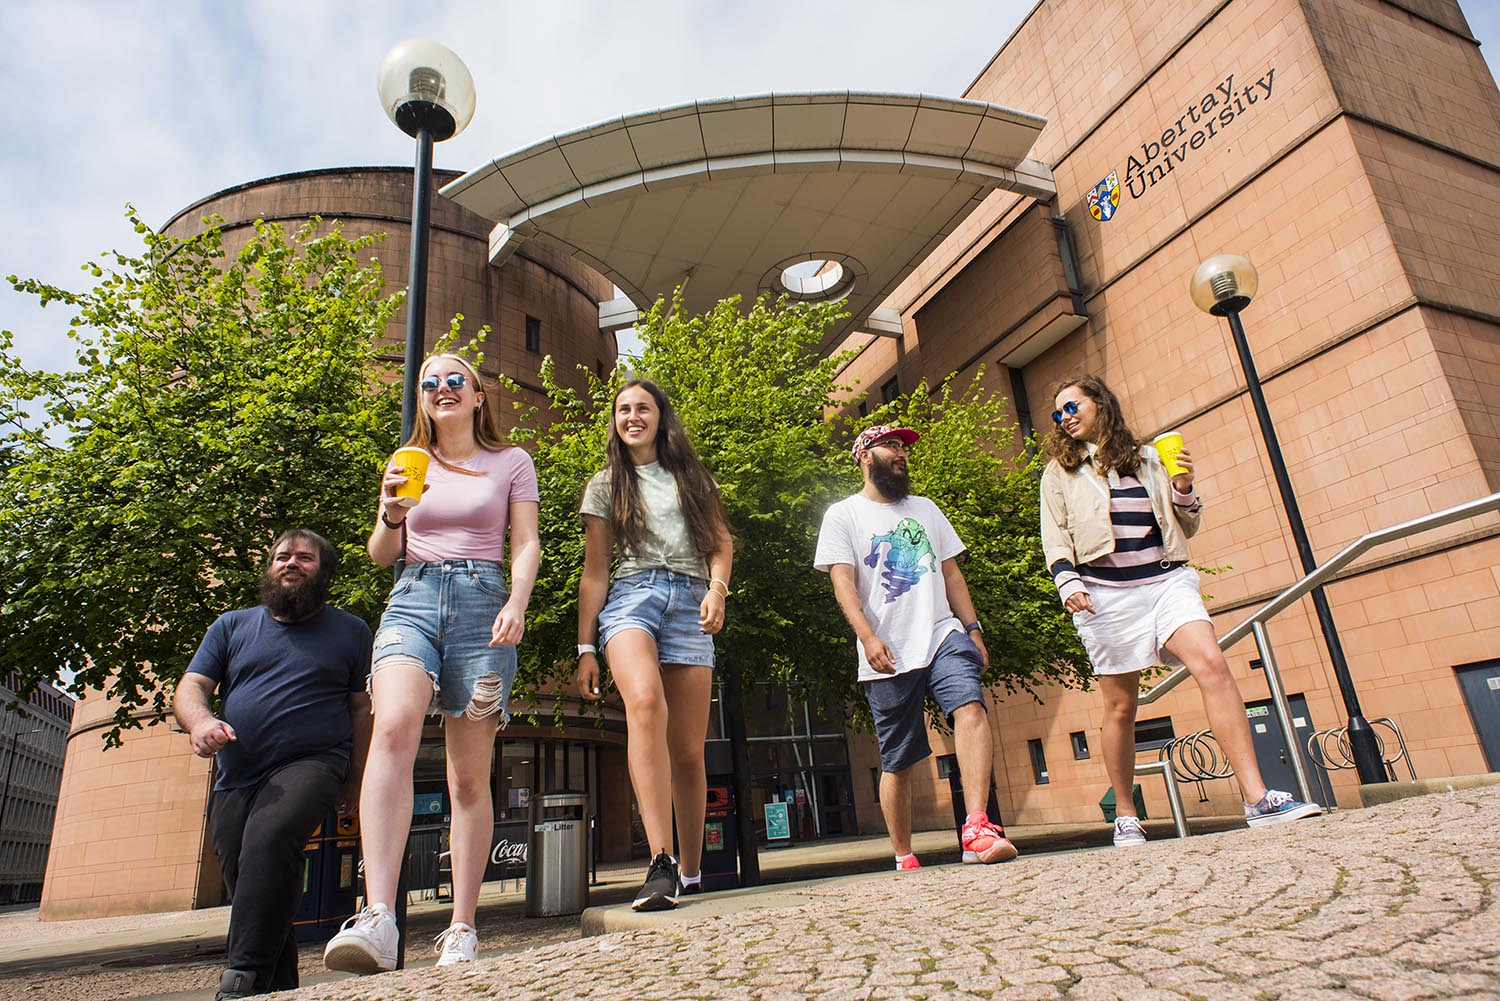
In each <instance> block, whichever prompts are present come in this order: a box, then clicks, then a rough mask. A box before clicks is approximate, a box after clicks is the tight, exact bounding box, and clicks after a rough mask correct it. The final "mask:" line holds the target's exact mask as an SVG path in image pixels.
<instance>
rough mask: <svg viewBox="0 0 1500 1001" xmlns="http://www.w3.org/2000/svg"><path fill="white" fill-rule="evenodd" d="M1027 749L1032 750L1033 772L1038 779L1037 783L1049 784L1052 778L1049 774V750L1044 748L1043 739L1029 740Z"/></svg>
mask: <svg viewBox="0 0 1500 1001" xmlns="http://www.w3.org/2000/svg"><path fill="white" fill-rule="evenodd" d="M1026 749H1027V750H1028V751H1030V752H1031V774H1032V776H1033V777H1034V778H1035V779H1036V784H1037V785H1039V786H1044V785H1047V784H1048V783H1050V782H1051V781H1052V779H1051V778H1049V777H1048V776H1047V752H1046V751H1044V750H1042V742H1041V740H1040V739H1033V740H1028V741H1027V742H1026Z"/></svg>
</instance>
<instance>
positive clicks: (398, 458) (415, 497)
mask: <svg viewBox="0 0 1500 1001" xmlns="http://www.w3.org/2000/svg"><path fill="white" fill-rule="evenodd" d="M431 461H432V456H430V455H428V454H427V452H426V451H424V450H423V449H420V448H412V447H410V446H408V447H406V448H398V449H396V454H395V455H393V456H391V465H393V466H400V467H401V473H402V475H404V476H405V477H406V482H405V483H403V484H401V485H400V486H399V487H397V488H396V496H397V497H399V498H400V499H401V505H402V506H403V507H416V506H417V504H418V503H420V502H421V500H422V484H423V483H424V482H426V480H427V464H428V463H429V462H431Z"/></svg>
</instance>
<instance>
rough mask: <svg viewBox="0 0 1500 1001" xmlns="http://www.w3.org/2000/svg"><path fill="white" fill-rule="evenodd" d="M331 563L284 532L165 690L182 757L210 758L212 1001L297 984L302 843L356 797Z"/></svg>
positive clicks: (326, 549)
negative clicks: (220, 914) (214, 761)
mask: <svg viewBox="0 0 1500 1001" xmlns="http://www.w3.org/2000/svg"><path fill="white" fill-rule="evenodd" d="M337 564H338V553H337V551H336V550H335V549H334V548H333V546H332V545H331V544H330V543H329V542H328V540H327V539H325V538H323V537H322V536H321V535H318V534H317V533H316V532H310V531H307V530H305V529H293V530H291V531H289V532H286V533H284V534H283V535H282V536H281V537H280V538H279V539H277V540H276V542H275V543H274V544H273V545H272V546H271V552H270V555H269V557H268V558H267V560H266V567H265V570H264V571H263V572H262V573H261V579H260V599H261V604H259V605H257V606H255V607H254V608H243V609H239V610H237V611H233V612H226V613H225V614H223V615H221V616H220V617H219V618H218V620H217V621H215V622H214V624H213V625H211V626H210V627H209V628H208V633H207V634H206V635H205V636H204V637H203V642H202V644H201V645H200V646H199V647H198V652H197V654H195V655H194V657H193V660H192V663H190V664H189V665H188V669H187V672H186V673H185V674H184V675H183V676H182V680H181V681H180V682H178V684H177V692H176V694H175V696H174V697H173V699H172V711H173V713H174V714H175V715H176V717H177V722H178V723H179V724H180V725H181V726H182V728H183V729H184V730H185V731H187V733H188V734H189V736H190V737H191V738H192V744H193V752H194V753H195V754H197V755H199V756H200V757H205V758H207V757H214V756H217V758H218V778H217V780H216V781H215V782H214V792H213V798H212V800H211V801H210V803H209V814H208V831H209V838H210V840H212V842H213V846H214V851H215V852H217V853H218V856H219V862H220V865H221V866H222V867H223V870H224V882H225V885H226V886H228V888H229V895H230V900H231V908H230V912H229V943H228V966H227V968H226V969H225V970H224V973H223V975H222V976H221V977H220V979H219V991H218V994H217V995H216V996H217V997H218V998H219V999H221V1001H222V999H231V998H242V997H249V996H251V995H254V994H263V993H266V992H268V991H281V990H290V989H292V988H295V987H296V986H297V942H296V938H295V937H294V935H293V932H292V920H293V918H294V917H295V916H296V913H297V904H298V901H299V899H300V897H301V895H302V851H303V845H305V844H306V842H307V839H308V838H309V837H310V836H311V835H312V833H313V831H314V830H315V829H316V828H317V827H318V825H319V824H320V823H322V822H323V821H324V819H325V818H327V817H328V815H329V814H330V813H331V812H333V811H334V810H337V811H338V812H339V813H340V814H347V813H352V812H353V810H354V808H355V805H356V804H358V802H359V783H360V776H361V774H362V772H363V770H364V761H365V753H366V751H367V750H368V749H369V746H370V732H371V722H370V697H369V696H368V695H367V694H366V693H365V679H366V678H367V677H368V675H369V673H370V629H369V627H368V626H367V625H365V623H364V622H363V621H362V620H361V619H358V618H356V617H355V616H353V615H350V614H349V613H347V612H342V611H339V610H338V609H336V608H333V607H331V606H330V605H328V604H327V601H328V586H329V583H330V582H331V581H332V579H333V574H334V571H335V570H336V569H337ZM216 690H217V692H218V695H219V702H220V708H219V712H218V714H217V715H215V714H214V712H213V709H212V699H213V697H214V693H215V691H216Z"/></svg>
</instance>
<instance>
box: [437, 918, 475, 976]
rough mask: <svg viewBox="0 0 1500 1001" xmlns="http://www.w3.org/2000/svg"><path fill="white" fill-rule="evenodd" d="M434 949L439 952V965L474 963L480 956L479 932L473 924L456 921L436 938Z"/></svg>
mask: <svg viewBox="0 0 1500 1001" xmlns="http://www.w3.org/2000/svg"><path fill="white" fill-rule="evenodd" d="M432 951H433V952H435V953H437V954H438V961H437V965H438V966H452V965H453V964H454V963H472V962H474V960H476V959H478V958H479V933H478V932H477V931H475V930H474V928H473V926H472V925H466V924H464V923H463V922H462V921H455V922H453V924H451V925H449V926H448V927H447V929H445V930H444V931H443V933H442V934H441V935H439V936H438V937H437V938H436V939H435V940H434V942H433V945H432Z"/></svg>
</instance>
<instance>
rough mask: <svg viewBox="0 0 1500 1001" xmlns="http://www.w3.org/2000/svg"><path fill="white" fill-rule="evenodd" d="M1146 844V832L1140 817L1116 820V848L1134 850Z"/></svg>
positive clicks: (1117, 818) (1118, 818)
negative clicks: (1137, 846)
mask: <svg viewBox="0 0 1500 1001" xmlns="http://www.w3.org/2000/svg"><path fill="white" fill-rule="evenodd" d="M1145 843H1146V832H1145V831H1144V830H1142V828H1141V821H1140V818H1138V817H1116V818H1115V847H1116V848H1133V847H1135V846H1136V845H1143V844H1145Z"/></svg>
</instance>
